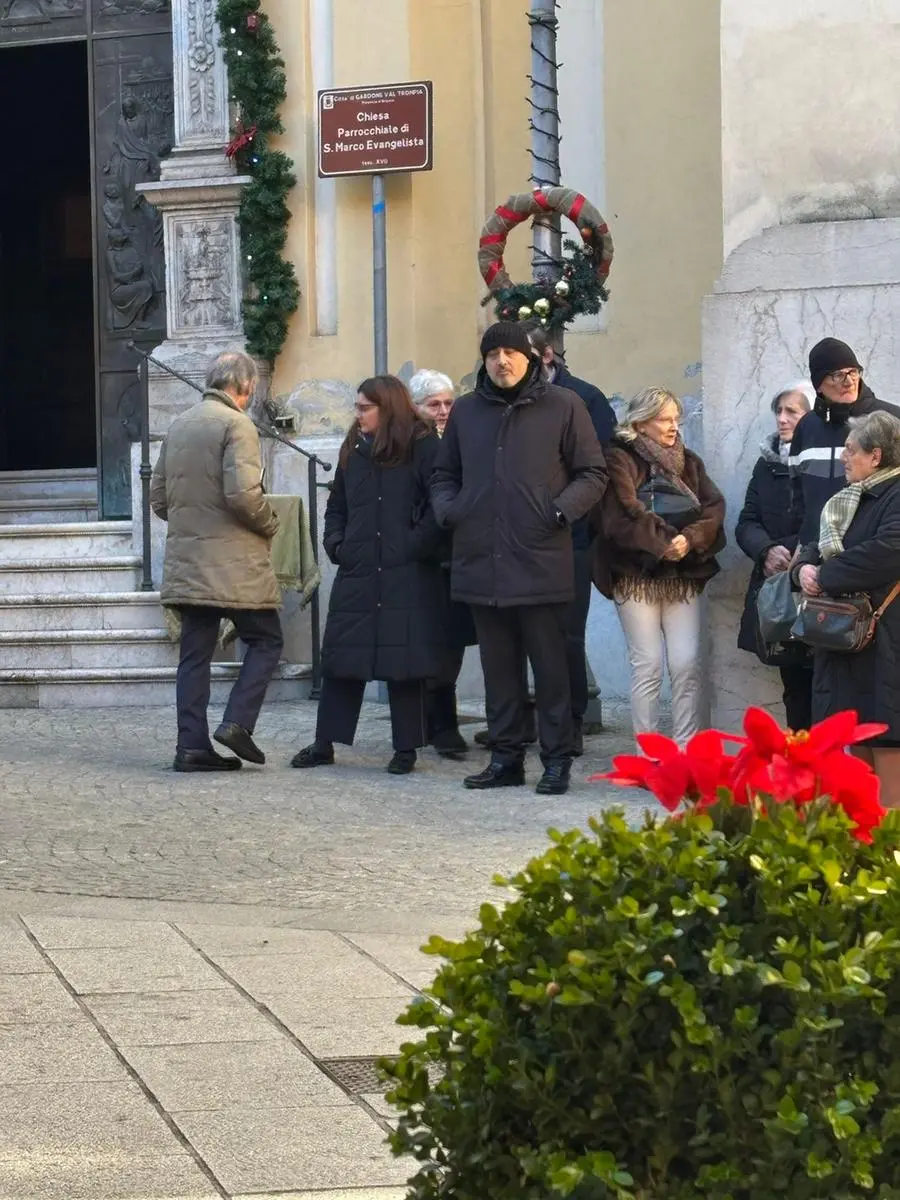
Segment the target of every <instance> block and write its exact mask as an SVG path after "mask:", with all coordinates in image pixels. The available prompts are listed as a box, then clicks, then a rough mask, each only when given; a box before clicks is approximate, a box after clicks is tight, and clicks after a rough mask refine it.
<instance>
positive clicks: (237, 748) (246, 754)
mask: <svg viewBox="0 0 900 1200" xmlns="http://www.w3.org/2000/svg"><path fill="white" fill-rule="evenodd" d="M213 738H214V739H215V740H216V741H217V742H218V743H219V744H220V745H221V746H227V747H228V749H229V750H233V751H234V752H235V754H236V755H237V756H238V757H239V758H242V759H243V760H244V761H245V762H251V763H260V764H262V763H264V762H265V761H266V756H265V755H264V754H263V752H262V750H260V748H259V746H257V744H256V742H254V740H253V738H252V737H251V736H250V733H249V731H248V730H246V729H244V728H243V727H242V726H241V725H235V723H234V721H229V723H228V724H227V725H220V726H219V728H218V729H217V730H216V732H215V733H214V734H213Z"/></svg>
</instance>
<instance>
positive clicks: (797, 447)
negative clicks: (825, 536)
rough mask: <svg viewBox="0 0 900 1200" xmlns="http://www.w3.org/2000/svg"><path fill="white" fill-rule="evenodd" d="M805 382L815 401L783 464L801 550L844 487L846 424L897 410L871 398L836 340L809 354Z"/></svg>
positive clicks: (858, 371) (850, 358)
mask: <svg viewBox="0 0 900 1200" xmlns="http://www.w3.org/2000/svg"><path fill="white" fill-rule="evenodd" d="M809 377H810V380H811V382H812V385H813V387H814V388H815V389H816V400H815V403H814V405H813V407H812V410H811V411H810V412H808V413H807V414H806V416H805V417H803V418H802V419H801V420H800V421H799V422H798V423H797V426H796V428H795V429H794V432H793V435H792V437H791V455H790V458H789V459H788V463H789V466H790V472H791V481H792V512H793V516H794V521H795V524H796V526H797V529H798V530H799V533H800V543H799V544H800V545H801V546H803V545H805V544H807V543H808V542H815V541H818V538H819V521H820V519H821V516H822V509H823V508H824V507H825V505H826V503H827V502H828V501H829V500H830V499H831V497H832V496H833V495H834V494H835V493H836V492H839V491H840V490H841V488H843V487H846V484H847V481H846V479H845V477H844V464H843V463H842V462H841V451H842V450H843V448H844V442H845V441H846V440H847V433H848V428H847V422H848V421H849V419H850V418H851V417H864V416H866V415H867V414H868V413H872V412H878V411H881V412H888V413H891V415H892V416H895V417H900V409H898V408H897V407H895V405H893V404H887V403H886V402H885V401H883V400H879V399H878V398H877V397H876V395H875V393H874V392H873V391H872V389H871V388H870V387H869V385H868V384H867V383H866V382H865V381H864V380H863V368H862V365H861V364H860V362H859V360H858V359H857V357H856V355H855V354H854V352H853V351H852V350H851V349H850V347H849V346H848V345H847V343H846V342H841V341H839V340H838V339H837V338H832V337H828V338H823V339H822V341H820V342H817V343H816V344H815V346H813V348H812V350H810V352H809Z"/></svg>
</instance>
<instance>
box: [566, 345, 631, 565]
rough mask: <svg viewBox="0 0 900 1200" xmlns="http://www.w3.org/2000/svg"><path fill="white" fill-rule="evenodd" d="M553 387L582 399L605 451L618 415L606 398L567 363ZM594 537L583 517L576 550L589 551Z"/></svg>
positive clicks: (577, 527) (578, 523)
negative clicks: (574, 372)
mask: <svg viewBox="0 0 900 1200" xmlns="http://www.w3.org/2000/svg"><path fill="white" fill-rule="evenodd" d="M553 385H554V387H561V388H568V389H569V391H570V392H574V393H575V395H576V396H580V397H581V399H582V400H583V401H584V406H585V408H586V409H587V410H588V416H589V417H590V418H591V424H592V425H593V426H594V432H595V433H596V435H597V440H598V442H599V443H600V445H601V446H603V447H604V449H605V448H606V447H607V446H608V445H609V443H610V442H611V441H612V436H613V433H614V432H615V429H616V414H615V412H614V411H613V406H612V405H611V404H610V402H609V401H608V400H607V398H606V396H604V394H603V393H602V392H601V391H600V389H599V388H598V387H595V386H594V385H593V384H592V383H588V381H587V380H586V379H579V378H578V376H577V375H573V374H572V372H571V371H570V370H569V368H568V367H567V366H566V365H565V363H563V364H562V365H560V366H558V367H557V368H556V373H555V374H554V376H553ZM593 536H594V531H593V529H592V527H591V523H590V521H589V520H588V518H587V517H582V518H581V520H580V521H576V522H575V523H574V524H573V526H572V541H573V543H574V545H575V549H576V550H585V549H587V547H588V546H590V544H591V541H592V540H593Z"/></svg>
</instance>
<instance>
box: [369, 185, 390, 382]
mask: <svg viewBox="0 0 900 1200" xmlns="http://www.w3.org/2000/svg"><path fill="white" fill-rule="evenodd" d="M372 262H373V265H374V278H373V290H374V296H373V300H374V314H375V374H376V375H386V374H387V370H388V322H387V222H386V220H385V207H384V176H383V175H373V176H372Z"/></svg>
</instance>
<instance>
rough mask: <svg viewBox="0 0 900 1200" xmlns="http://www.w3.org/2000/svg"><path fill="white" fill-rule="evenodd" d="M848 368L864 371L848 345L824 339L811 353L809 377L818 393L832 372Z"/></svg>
mask: <svg viewBox="0 0 900 1200" xmlns="http://www.w3.org/2000/svg"><path fill="white" fill-rule="evenodd" d="M848 367H856V369H857V370H858V371H861V370H862V366H861V365H860V363H859V362H857V359H856V355H855V354H854V353H853V351H852V350H851V349H850V347H849V346H848V345H847V343H846V342H839V341H838V339H837V338H823V339H822V340H821V342H817V343H816V344H815V346H813V348H812V350H810V352H809V377H810V379H811V380H812V385H813V387H814V388H815V389H816V391H818V390H819V386H820V385H821V383H822V380H823V379H824V378H825V376H826V375H830V374H831V372H832V371H844V370H846V369H847V368H848Z"/></svg>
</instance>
